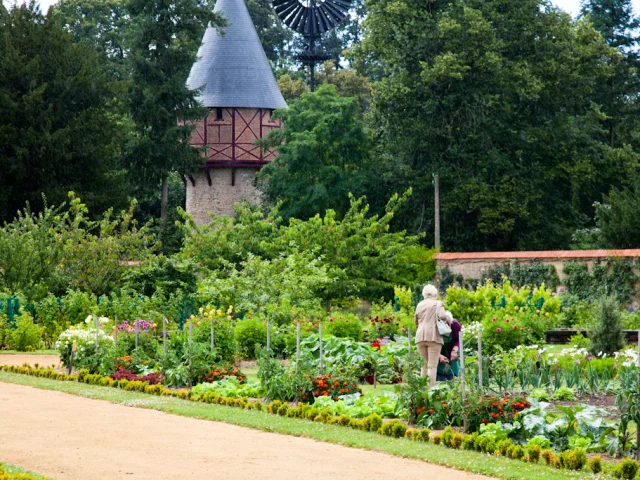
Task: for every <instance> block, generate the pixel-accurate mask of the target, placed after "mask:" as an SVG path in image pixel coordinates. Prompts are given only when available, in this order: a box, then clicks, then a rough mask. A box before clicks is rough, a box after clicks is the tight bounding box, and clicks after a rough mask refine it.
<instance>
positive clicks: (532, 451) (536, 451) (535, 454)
mask: <svg viewBox="0 0 640 480" xmlns="http://www.w3.org/2000/svg"><path fill="white" fill-rule="evenodd" d="M541 453H542V448H541V447H540V445H530V446H528V447H527V455H528V456H529V462H531V463H538V462H539V461H540V454H541Z"/></svg>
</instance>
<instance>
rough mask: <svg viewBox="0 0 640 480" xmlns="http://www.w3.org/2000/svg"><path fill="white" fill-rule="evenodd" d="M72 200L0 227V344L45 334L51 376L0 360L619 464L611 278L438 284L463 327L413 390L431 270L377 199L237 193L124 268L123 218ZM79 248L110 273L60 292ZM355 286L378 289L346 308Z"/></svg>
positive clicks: (630, 468)
mask: <svg viewBox="0 0 640 480" xmlns="http://www.w3.org/2000/svg"><path fill="white" fill-rule="evenodd" d="M394 201H397V202H401V199H395V200H394ZM72 205H73V207H72V210H71V213H73V214H74V215H75V216H74V215H71V214H62V218H63V220H62V221H63V223H64V222H66V223H65V225H64V226H63V227H60V228H58V227H56V225H55V221H54V220H53V218H54V213H55V212H57V213H60V212H59V211H58V210H56V211H55V212H54V211H51V212H49V211H47V212H45V213H44V214H42V215H41V216H40V217H38V218H35V217H29V216H26V217H21V219H19V220H17V221H16V223H15V224H12V225H6V226H5V227H3V229H0V264H2V265H4V270H2V273H3V274H2V276H0V279H1V280H2V289H3V290H2V291H3V292H4V294H3V295H2V296H0V349H2V348H3V349H7V348H13V349H15V350H22V351H27V350H33V349H36V348H41V347H49V348H51V347H53V348H55V349H56V350H57V352H58V353H59V355H60V359H61V362H62V364H63V366H64V368H65V373H63V372H61V371H54V370H51V369H37V368H36V369H33V368H28V367H5V370H8V371H13V372H19V373H28V374H31V375H37V376H46V377H52V378H59V379H62V380H73V381H81V382H85V383H92V384H98V385H104V386H113V387H117V388H122V389H126V390H136V391H142V392H146V393H153V394H160V395H171V396H177V397H179V398H185V399H190V400H195V401H200V402H206V403H220V404H224V405H229V406H236V407H242V408H251V409H254V410H256V409H257V410H265V411H267V412H269V413H272V414H277V415H284V416H288V417H294V418H304V419H307V420H312V421H318V422H326V423H332V424H337V425H343V426H346V427H352V428H358V429H363V430H368V431H374V432H379V433H381V434H383V435H388V436H392V437H399V436H403V437H408V438H411V439H413V440H416V441H428V442H432V443H435V444H442V445H444V446H446V447H450V448H463V449H469V450H478V451H481V452H485V453H488V454H490V455H500V456H503V457H504V456H508V457H511V458H514V459H518V460H525V461H528V462H533V463H536V462H542V461H544V462H546V463H547V464H548V465H551V466H554V467H558V468H566V469H573V470H582V469H586V468H587V461H588V462H589V465H588V468H590V469H591V471H592V472H594V473H598V472H599V471H600V470H601V469H603V470H604V469H606V470H607V474H611V475H616V476H620V477H622V478H633V477H634V476H635V472H634V469H637V464H636V463H634V462H635V460H633V457H635V456H636V455H637V452H638V447H637V445H638V442H637V440H636V432H637V430H638V429H637V425H638V423H639V422H640V418H638V417H639V414H638V402H639V400H638V398H639V397H638V391H639V389H638V387H639V381H638V377H639V375H640V367H638V366H637V365H638V354H637V349H636V347H635V346H630V347H625V345H624V342H623V337H622V328H623V327H624V328H627V329H638V328H640V314H638V312H637V311H634V310H632V309H623V308H621V304H622V303H621V302H623V301H624V299H625V298H626V297H625V295H628V292H629V290H628V288H627V286H625V287H624V289H622V290H623V291H624V295H622V294H620V295H618V294H616V290H615V289H613V291H611V290H610V291H608V292H606V293H609V294H612V295H610V296H608V297H597V298H596V297H593V298H587V297H586V296H585V295H582V294H580V295H577V294H575V293H572V292H571V291H569V292H568V293H566V294H561V295H556V294H555V293H553V292H552V291H551V290H550V289H548V288H546V286H545V284H544V283H537V284H536V283H534V285H538V286H536V287H533V288H532V287H529V286H517V285H512V284H511V282H510V281H509V280H508V278H506V277H505V276H503V277H502V279H501V280H500V281H497V280H491V279H487V280H485V281H483V282H478V283H476V285H475V286H474V288H472V289H467V288H462V287H459V286H450V287H449V288H448V289H447V291H446V295H445V297H444V300H445V305H446V308H447V309H448V310H450V311H451V312H452V313H453V315H454V317H455V318H457V319H458V320H459V321H460V322H461V324H462V343H463V348H462V353H463V365H464V368H462V373H461V375H460V377H459V378H456V379H455V380H453V381H450V382H444V383H439V384H438V385H437V386H436V387H435V388H433V389H430V390H428V389H427V387H426V381H425V379H424V378H421V377H420V376H419V370H420V365H421V362H422V359H421V358H420V357H419V355H418V353H417V350H416V348H415V345H413V339H412V330H413V328H414V319H413V309H414V306H415V304H416V302H417V301H418V297H417V295H416V294H415V292H416V290H417V291H419V287H420V285H421V283H422V282H423V281H424V280H425V279H427V278H430V277H431V276H432V275H433V268H432V263H430V262H431V260H430V252H429V251H427V250H425V249H422V247H419V246H418V245H417V239H416V238H411V237H407V236H405V235H404V234H394V233H388V232H387V226H388V222H389V220H390V218H391V216H392V212H393V209H394V208H396V207H395V206H394V205H393V204H392V205H391V207H390V209H391V210H390V213H389V217H384V218H377V217H368V216H367V215H366V206H365V205H364V204H363V203H362V202H361V201H358V200H353V202H352V208H351V210H350V211H349V212H348V213H347V215H346V216H345V218H344V219H343V220H341V221H338V220H336V218H335V215H334V214H333V213H331V212H328V213H327V215H326V216H325V217H323V218H321V217H319V216H318V217H315V218H314V219H311V220H309V221H307V222H301V221H298V220H291V221H290V222H289V224H287V225H283V224H281V223H280V221H279V220H277V218H276V217H275V216H273V214H267V215H265V214H264V213H262V212H261V211H260V210H252V209H250V208H248V207H239V211H238V216H237V217H236V218H235V219H227V218H220V219H218V220H219V221H218V222H217V223H216V222H214V224H215V226H212V225H214V224H212V225H209V226H204V227H199V226H195V225H193V224H190V223H187V226H186V227H185V228H186V229H187V231H186V233H185V235H186V237H185V243H184V248H183V249H182V251H181V252H179V253H178V254H176V255H175V256H173V257H170V258H166V257H162V256H159V257H155V256H152V255H148V252H146V251H145V250H144V249H142V250H139V251H138V253H139V254H140V255H139V258H140V263H139V264H136V265H133V266H126V265H123V264H122V262H121V261H120V260H119V258H121V256H122V255H125V254H126V255H129V254H130V253H131V251H132V250H131V245H134V246H137V247H136V248H138V247H140V246H141V245H148V244H149V243H150V242H151V243H153V242H152V240H150V239H148V238H146V237H145V238H144V239H142V237H144V235H143V234H142V233H141V231H137V230H135V231H131V230H130V229H132V228H133V229H135V227H133V226H132V224H130V223H129V220H127V217H126V214H123V215H124V217H121V218H120V220H116V221H113V222H112V223H108V222H106V223H105V222H102V223H100V222H98V223H91V222H90V221H89V220H87V219H86V218H84V217H83V213H82V211H83V210H82V208H81V206H80V205H79V204H78V203H77V202H76V201H75V200H74V203H73V204H72ZM74 209H75V210H74ZM73 218H75V220H73ZM78 219H80V220H78ZM56 221H59V219H58V220H56ZM83 225H85V226H86V228H84V227H83ZM45 227H46V228H45ZM96 229H97V230H99V231H101V232H103V233H104V235H103V234H102V233H101V234H100V235H96V234H95V233H94V232H95V231H96ZM71 231H73V232H74V234H73V235H71V234H70V233H69V232H71ZM117 232H119V233H117ZM27 234H28V235H27ZM21 235H22V236H21ZM25 235H26V238H27V240H26V241H24V240H23V241H22V243H29V241H30V240H29V238H35V237H39V240H38V241H34V242H33V244H32V247H33V249H34V251H35V252H36V253H38V255H39V256H40V257H43V256H44V257H46V256H47V255H49V256H50V258H49V260H50V261H47V262H45V263H43V264H42V265H44V266H45V267H46V268H49V270H46V271H40V273H39V277H38V279H37V281H36V280H34V281H28V279H27V275H31V274H32V273H30V272H32V271H33V270H30V269H27V270H25V271H22V270H21V269H20V268H19V265H18V264H17V263H16V262H15V261H14V262H13V263H12V262H11V261H9V260H11V259H9V257H2V255H3V254H4V253H3V252H5V253H6V252H8V251H11V252H15V251H16V249H19V248H20V246H21V241H19V239H20V238H23V237H24V236H25ZM50 236H52V238H50ZM74 242H75V243H74ZM84 244H90V245H92V248H94V251H98V252H102V254H104V256H106V257H107V258H109V259H110V261H109V262H107V265H106V267H105V268H106V269H107V270H108V275H107V274H106V273H105V272H103V273H105V276H104V278H103V280H104V281H101V282H98V283H95V282H91V281H90V280H91V278H89V277H85V281H83V283H73V282H70V283H69V284H68V285H71V286H72V288H69V287H68V286H67V289H66V290H60V285H61V284H64V281H65V279H67V280H68V279H69V278H70V277H69V275H70V273H69V271H68V266H69V265H71V264H73V265H75V266H74V268H73V272H77V271H78V270H79V269H80V268H81V267H82V266H83V265H84V266H85V267H86V268H89V267H91V268H93V269H94V270H92V271H94V272H97V270H96V268H97V266H96V264H95V263H93V261H94V258H93V257H86V256H85V257H82V258H77V257H74V252H75V251H76V248H72V247H73V246H74V245H75V247H80V246H82V245H84ZM38 245H48V246H47V248H46V249H44V250H43V249H41V250H38V248H40V247H38ZM232 245H235V247H231V246H232ZM362 245H365V246H366V245H368V247H366V248H364V249H362V248H360V247H359V246H362ZM57 248H59V250H56V249H57ZM23 255H25V256H27V257H28V256H29V255H31V253H28V252H27V251H24V252H23ZM11 258H13V257H11ZM7 259H8V260H7ZM36 260H37V259H36V258H26V259H25V262H26V263H27V264H34V265H35V264H36V263H37V261H36ZM74 262H75V263H74ZM430 265H431V267H430ZM520 273H522V272H520ZM543 273H544V274H545V275H546V272H543ZM96 274H97V273H96ZM530 277H531V275H529V276H528V277H527V278H529V279H530ZM112 278H113V279H117V281H111V280H109V279H112ZM576 284H579V285H581V288H582V289H583V290H584V288H583V287H584V286H583V285H582V283H580V282H576ZM394 285H395V286H394ZM17 286H21V288H20V289H16V288H15V287H17ZM107 286H108V288H107ZM416 287H418V289H416ZM594 291H596V290H594ZM599 291H600V290H599ZM361 298H377V300H374V301H373V302H371V304H370V305H364V304H363V303H362V302H361V301H360V300H359V299H361ZM558 327H577V328H580V329H584V330H587V331H588V332H589V337H588V338H587V337H583V336H581V335H577V336H575V337H573V338H572V339H571V345H569V346H566V347H564V348H558V347H557V346H549V345H544V340H545V335H546V332H547V331H548V330H549V329H552V328H558ZM247 360H248V361H249V362H250V363H245V364H242V363H240V361H247ZM251 362H255V363H251ZM601 456H604V460H603V459H602V458H601ZM620 459H624V460H623V461H622V462H620Z"/></svg>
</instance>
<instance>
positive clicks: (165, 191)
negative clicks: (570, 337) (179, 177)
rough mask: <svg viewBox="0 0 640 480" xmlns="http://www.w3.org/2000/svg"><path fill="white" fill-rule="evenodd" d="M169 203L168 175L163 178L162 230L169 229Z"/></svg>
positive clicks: (161, 202) (161, 199)
mask: <svg viewBox="0 0 640 480" xmlns="http://www.w3.org/2000/svg"><path fill="white" fill-rule="evenodd" d="M168 203H169V180H168V177H167V174H164V175H163V176H162V194H161V196H160V225H161V227H162V230H164V229H165V228H166V227H167V205H168Z"/></svg>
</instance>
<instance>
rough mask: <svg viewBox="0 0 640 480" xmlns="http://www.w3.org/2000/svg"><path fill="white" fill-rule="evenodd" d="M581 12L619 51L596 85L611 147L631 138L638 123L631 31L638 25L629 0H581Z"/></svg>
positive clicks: (635, 57) (633, 35) (634, 48)
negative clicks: (602, 79)
mask: <svg viewBox="0 0 640 480" xmlns="http://www.w3.org/2000/svg"><path fill="white" fill-rule="evenodd" d="M581 15H583V16H585V17H587V18H588V19H589V20H590V21H591V22H592V23H593V26H594V27H595V28H596V30H597V31H598V32H600V34H601V35H602V37H603V38H604V40H605V42H606V43H607V45H610V46H611V47H613V48H616V49H617V50H619V51H620V53H621V55H620V56H619V57H616V58H614V63H613V67H614V69H613V72H612V74H611V75H610V77H609V78H608V79H607V81H606V82H603V83H602V85H601V86H600V88H599V95H598V98H597V101H598V103H599V104H600V105H602V111H603V112H604V113H605V114H606V115H607V126H608V132H607V136H608V138H607V141H608V143H609V146H610V147H611V148H614V147H615V146H616V145H618V146H621V145H624V143H628V142H630V141H633V140H634V138H633V135H634V133H635V130H637V127H638V122H637V118H638V99H637V92H638V90H639V89H640V80H639V79H638V75H637V70H638V68H639V67H640V62H639V58H638V53H637V46H638V39H637V34H636V33H635V32H636V31H637V29H638V27H639V26H640V21H639V19H638V17H636V16H635V15H634V14H633V7H632V2H631V0H584V1H583V3H582V9H581Z"/></svg>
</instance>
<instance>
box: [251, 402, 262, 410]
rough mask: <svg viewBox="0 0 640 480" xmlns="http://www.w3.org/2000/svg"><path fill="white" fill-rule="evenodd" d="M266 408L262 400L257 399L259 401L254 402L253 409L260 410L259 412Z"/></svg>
mask: <svg viewBox="0 0 640 480" xmlns="http://www.w3.org/2000/svg"><path fill="white" fill-rule="evenodd" d="M263 408H264V406H263V405H262V402H260V401H257V402H253V409H254V410H258V411H259V412H260V411H262V410H263Z"/></svg>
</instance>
